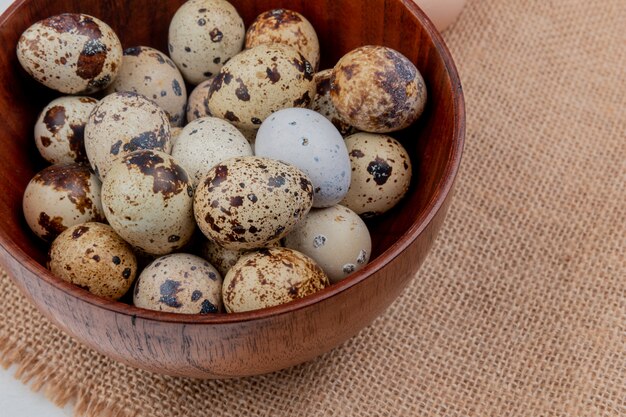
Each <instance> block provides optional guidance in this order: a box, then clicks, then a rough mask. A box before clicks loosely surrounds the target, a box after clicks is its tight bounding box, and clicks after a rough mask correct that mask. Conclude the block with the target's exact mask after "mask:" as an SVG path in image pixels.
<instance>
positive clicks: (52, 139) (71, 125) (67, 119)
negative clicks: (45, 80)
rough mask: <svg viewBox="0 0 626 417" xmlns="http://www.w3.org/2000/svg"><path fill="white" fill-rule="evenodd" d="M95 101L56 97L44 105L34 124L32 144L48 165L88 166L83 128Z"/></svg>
mask: <svg viewBox="0 0 626 417" xmlns="http://www.w3.org/2000/svg"><path fill="white" fill-rule="evenodd" d="M97 103H98V100H96V99H94V98H91V97H78V96H67V97H59V98H57V99H56V100H53V101H52V102H50V104H48V105H47V106H46V107H45V108H44V109H43V110H42V111H41V113H40V114H39V117H38V118H37V122H36V123H35V144H36V145H37V149H38V150H39V153H40V154H41V156H42V157H43V158H44V159H45V160H46V161H48V162H50V163H51V164H63V163H71V162H82V163H88V162H89V161H88V160H87V154H86V152H85V141H84V133H85V124H87V119H88V118H89V114H90V113H91V111H92V110H93V108H94V107H95V106H96V104H97Z"/></svg>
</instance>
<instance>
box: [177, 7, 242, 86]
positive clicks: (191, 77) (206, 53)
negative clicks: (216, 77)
mask: <svg viewBox="0 0 626 417" xmlns="http://www.w3.org/2000/svg"><path fill="white" fill-rule="evenodd" d="M245 34H246V32H245V27H244V25H243V20H242V19H241V16H239V13H237V10H236V9H235V8H234V7H233V5H232V4H230V3H229V2H227V1H226V0H189V1H187V2H186V3H184V4H183V5H182V6H181V7H180V8H179V9H178V11H177V12H176V14H175V15H174V18H173V19H172V21H171V22H170V28H169V37H168V39H169V51H170V56H171V57H172V59H173V60H174V62H175V63H176V65H178V68H179V69H180V71H181V72H182V73H183V76H184V77H185V80H187V81H188V82H189V83H191V84H194V85H195V84H199V83H201V82H202V81H204V80H207V79H209V78H210V77H211V76H212V75H213V74H216V73H217V72H218V71H219V70H220V68H222V65H224V64H225V63H226V61H228V60H229V59H230V58H231V57H233V56H235V55H236V54H238V53H239V52H240V51H241V50H242V49H243V43H244V38H245Z"/></svg>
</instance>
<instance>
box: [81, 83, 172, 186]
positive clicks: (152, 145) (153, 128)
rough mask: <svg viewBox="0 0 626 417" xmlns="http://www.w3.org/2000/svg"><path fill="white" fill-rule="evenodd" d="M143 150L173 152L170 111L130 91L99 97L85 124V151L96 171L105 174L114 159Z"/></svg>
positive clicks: (100, 175)
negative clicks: (167, 111)
mask: <svg viewBox="0 0 626 417" xmlns="http://www.w3.org/2000/svg"><path fill="white" fill-rule="evenodd" d="M140 149H154V150H157V151H163V152H166V153H169V152H170V151H171V149H172V143H171V130H170V122H169V120H168V117H167V113H165V112H164V111H163V110H162V109H161V108H160V107H159V106H157V105H156V104H155V103H154V102H153V101H150V100H148V99H147V98H146V97H144V96H142V95H140V94H137V93H133V92H130V91H124V92H120V93H113V94H110V95H108V96H106V97H105V98H103V99H102V100H100V103H98V105H97V106H96V107H95V108H94V109H93V111H92V113H91V115H90V116H89V120H88V121H87V125H86V126H85V150H86V151H87V157H88V158H89V162H90V164H91V167H92V168H93V170H94V171H95V172H96V174H97V175H98V176H99V177H100V178H104V177H106V175H107V172H108V171H109V168H110V167H111V163H112V162H113V160H114V159H116V158H119V157H120V156H123V155H126V154H128V153H130V152H133V151H137V150H140Z"/></svg>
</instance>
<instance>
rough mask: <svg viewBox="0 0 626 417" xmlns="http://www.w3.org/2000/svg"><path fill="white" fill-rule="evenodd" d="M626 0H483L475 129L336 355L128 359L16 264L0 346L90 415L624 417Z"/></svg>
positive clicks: (474, 73) (465, 25)
mask: <svg viewBox="0 0 626 417" xmlns="http://www.w3.org/2000/svg"><path fill="white" fill-rule="evenodd" d="M625 28H626V2H624V1H623V0H567V1H546V0H475V1H471V0H470V2H469V4H468V5H467V6H466V8H465V10H464V11H463V14H462V15H461V17H460V20H459V21H458V22H457V23H456V25H455V26H454V27H453V28H452V29H450V30H449V31H448V32H447V33H446V35H445V38H446V41H447V43H448V45H449V47H450V49H451V51H452V53H453V56H454V57H455V61H456V63H457V65H458V68H459V71H460V74H461V78H462V80H463V84H464V91H465V94H466V102H467V103H466V104H467V110H468V124H467V145H466V151H465V154H464V159H463V164H462V168H461V173H460V176H459V178H458V182H457V186H456V195H455V198H454V201H453V204H452V206H451V210H450V213H449V216H448V218H447V220H446V222H445V225H444V227H443V229H442V230H441V233H440V235H439V238H438V240H437V242H436V245H435V247H434V249H433V251H432V252H431V254H430V255H429V257H428V259H427V261H426V263H425V264H424V265H423V267H422V268H421V270H420V272H419V273H418V274H417V276H416V278H415V279H414V280H413V281H412V283H411V284H410V286H409V287H408V289H407V290H406V291H405V292H404V293H403V295H402V297H401V298H399V299H398V300H397V301H396V302H395V303H394V304H393V305H392V307H391V308H389V309H388V310H387V311H386V313H385V314H384V315H383V316H382V317H380V318H379V319H377V320H376V321H375V322H374V323H373V324H372V325H371V326H369V327H368V328H366V329H365V330H363V331H362V332H361V333H360V334H359V335H358V336H357V337H355V338H353V339H351V340H350V341H348V342H347V343H345V344H344V345H342V346H341V347H339V348H337V349H335V350H333V351H332V352H330V353H328V354H326V355H324V356H322V357H320V358H319V359H317V360H315V361H313V362H310V363H307V364H304V365H301V366H298V367H295V368H292V369H288V370H285V371H281V372H277V373H274V374H271V375H265V376H259V377H254V378H246V379H240V380H228V381H195V380H187V379H179V378H171V377H164V376H158V375H153V374H150V373H147V372H143V371H138V370H135V369H132V368H129V367H126V366H124V365H120V364H118V363H115V362H113V361H111V360H109V359H107V358H105V357H103V356H101V355H99V354H96V353H95V352H93V351H91V350H89V349H87V348H85V347H84V346H82V345H80V344H79V343H77V342H75V341H73V340H72V339H70V338H69V337H67V336H65V335H64V334H63V333H61V332H60V331H59V330H57V329H56V328H55V327H54V326H52V325H51V324H49V323H48V322H47V321H46V320H45V319H43V318H42V317H41V316H40V315H39V314H38V313H37V312H36V311H33V309H32V308H31V306H30V304H28V303H27V302H26V301H25V300H24V299H23V298H22V297H15V292H16V289H15V287H14V285H13V284H12V283H11V281H10V280H9V279H8V278H7V276H6V275H5V274H2V278H1V279H0V297H1V300H2V304H3V307H2V308H1V309H0V357H1V358H2V362H3V364H4V365H5V366H8V365H11V364H14V365H17V377H18V378H20V379H21V380H23V381H24V382H27V383H30V384H31V385H32V386H33V388H34V389H43V390H45V391H46V393H47V394H48V395H49V397H50V398H51V400H52V401H54V402H56V403H57V404H64V403H66V402H67V401H70V400H71V401H75V403H76V406H75V409H76V412H77V414H79V415H86V416H90V417H96V416H97V417H101V416H105V417H113V416H119V417H130V416H150V417H170V416H194V417H195V416H198V415H211V416H214V417H217V416H307V417H309V416H333V417H342V416H368V417H370V416H371V417H373V416H429V417H430V416H481V417H483V416H498V417H499V416H568V417H569V416H590V417H592V416H593V417H597V416H626V81H625V80H626V79H625V77H624V75H625V71H626V29H625Z"/></svg>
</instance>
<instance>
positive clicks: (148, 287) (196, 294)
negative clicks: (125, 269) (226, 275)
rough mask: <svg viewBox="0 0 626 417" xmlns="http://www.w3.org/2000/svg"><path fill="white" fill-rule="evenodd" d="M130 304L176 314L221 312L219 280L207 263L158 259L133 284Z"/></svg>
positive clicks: (195, 258) (174, 256)
mask: <svg viewBox="0 0 626 417" xmlns="http://www.w3.org/2000/svg"><path fill="white" fill-rule="evenodd" d="M133 304H134V305H135V306H136V307H140V308H145V309H148V310H156V311H167V312H171V313H179V314H210V313H219V312H220V311H222V277H221V276H220V273H219V272H218V271H217V270H216V269H215V268H214V267H213V266H212V265H211V264H209V263H208V262H207V261H205V260H204V259H202V258H200V257H198V256H195V255H189V254H186V253H175V254H172V255H166V256H163V257H161V258H157V259H156V260H154V261H153V262H152V263H151V264H150V265H148V266H147V267H146V268H145V269H144V270H143V272H142V273H141V275H139V278H138V279H137V283H136V284H135V289H134V292H133Z"/></svg>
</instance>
